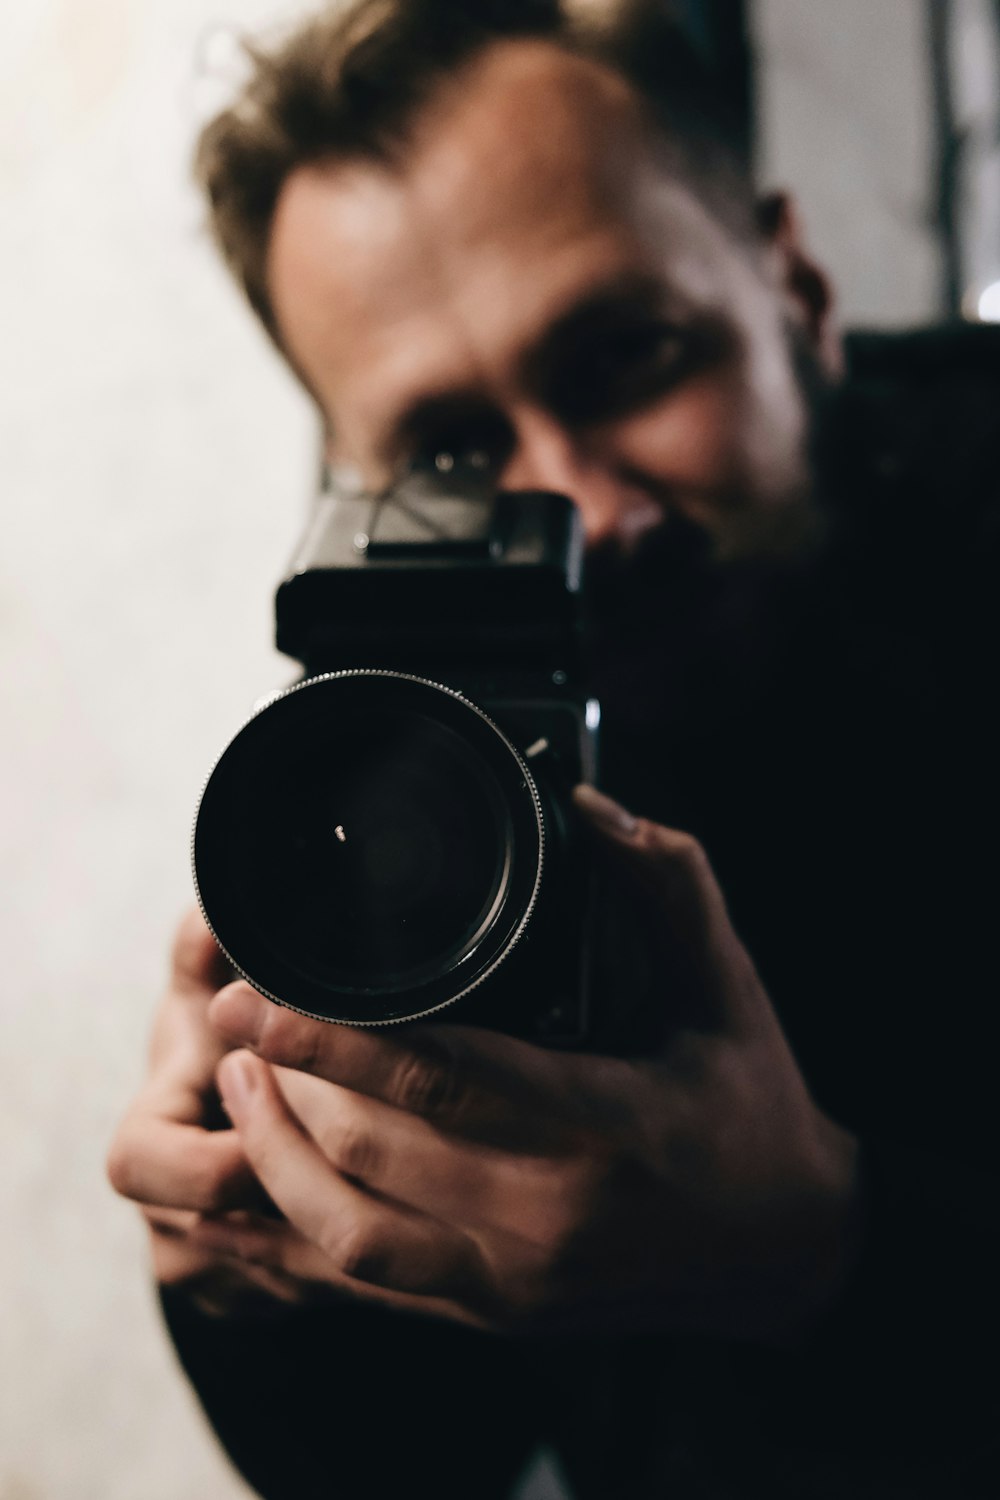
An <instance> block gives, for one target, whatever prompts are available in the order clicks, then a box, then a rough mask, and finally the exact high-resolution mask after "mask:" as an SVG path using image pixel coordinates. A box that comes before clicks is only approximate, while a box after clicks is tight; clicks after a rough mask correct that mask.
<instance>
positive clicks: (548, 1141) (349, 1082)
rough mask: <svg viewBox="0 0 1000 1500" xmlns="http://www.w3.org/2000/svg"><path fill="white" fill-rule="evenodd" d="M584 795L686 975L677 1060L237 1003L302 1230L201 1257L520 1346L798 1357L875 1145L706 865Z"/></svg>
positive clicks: (670, 1007)
mask: <svg viewBox="0 0 1000 1500" xmlns="http://www.w3.org/2000/svg"><path fill="white" fill-rule="evenodd" d="M577 797H578V803H579V806H580V808H581V810H582V811H583V812H584V813H585V814H586V815H587V816H588V817H589V819H590V821H591V823H592V824H593V825H594V826H595V827H596V828H597V829H599V830H600V832H601V833H602V834H603V836H604V838H605V839H606V841H607V844H608V847H609V851H610V852H611V853H612V856H613V858H614V859H615V861H616V862H617V864H618V865H619V867H620V869H621V872H622V874H623V875H624V876H625V878H626V879H630V880H631V881H632V883H633V885H634V887H635V889H636V892H637V896H638V897H639V899H641V900H642V901H643V902H644V903H645V904H646V905H647V906H648V908H649V911H650V914H651V916H652V917H653V918H654V919H655V922H656V925H657V931H658V937H659V942H660V945H661V947H662V952H663V955H664V961H665V963H666V962H667V961H668V960H669V967H668V968H666V969H665V973H667V974H670V975H674V976H679V977H678V979H677V980H676V982H675V988H673V989H672V988H671V985H670V983H668V981H667V980H665V981H664V994H663V1005H664V1007H665V1009H666V1011H667V1013H668V1014H679V1015H680V1016H682V1017H683V1020H682V1021H681V1022H680V1023H679V1024H678V1025H677V1027H676V1029H675V1030H673V1031H672V1033H671V1037H670V1041H669V1044H668V1045H667V1046H666V1047H665V1049H664V1051H663V1053H662V1055H660V1056H659V1057H657V1058H655V1059H652V1060H649V1059H646V1060H640V1061H621V1060H617V1059H611V1058H606V1057H595V1056H586V1055H566V1054H559V1053H550V1052H547V1051H544V1050H542V1049H540V1048H537V1047H534V1046H531V1045H529V1044H527V1043H525V1042H521V1041H517V1040H514V1039H512V1038H510V1037H506V1036H500V1035H494V1034H492V1033H489V1032H484V1031H478V1030H474V1029H471V1028H461V1027H458V1026H451V1025H444V1026H438V1025H435V1026H424V1025H421V1026H414V1027H408V1028H405V1029H399V1028H395V1027H393V1028H388V1029H381V1030H364V1029H357V1028H350V1027H342V1026H332V1025H329V1024H326V1023H323V1022H318V1021H310V1020H308V1019H306V1018H304V1017H301V1016H299V1015H297V1014H296V1013H294V1012H292V1011H289V1010H284V1009H282V1008H280V1007H278V1006H275V1005H272V1004H270V1003H269V1002H268V1001H266V1000H263V999H262V998H261V997H260V996H258V995H256V994H255V993H254V991H253V990H251V989H250V988H249V987H248V986H246V985H243V984H235V985H231V986H229V987H228V988H226V989H225V990H223V991H222V992H221V993H220V994H219V995H218V996H217V997H216V999H215V1000H214V1001H213V1003H212V1006H211V1018H212V1022H213V1024H214V1025H215V1026H216V1027H217V1029H218V1031H219V1033H220V1035H222V1036H224V1037H226V1038H227V1039H228V1040H229V1041H230V1042H231V1043H233V1044H236V1043H242V1044H243V1046H244V1047H245V1048H246V1049H250V1050H244V1051H240V1052H237V1053H235V1054H233V1055H231V1056H227V1057H225V1058H224V1059H222V1061H221V1063H220V1066H219V1069H218V1077H219V1081H220V1086H221V1089H222V1094H223V1097H224V1099H225V1101H226V1106H227V1109H228V1112H229V1115H230V1117H231V1119H232V1121H233V1124H234V1125H235V1127H236V1130H237V1132H238V1134H239V1139H240V1142H241V1144H242V1147H243V1150H244V1151H245V1153H246V1156H247V1159H248V1160H249V1161H250V1162H251V1163H252V1165H253V1168H254V1170H255V1172H256V1173H257V1176H258V1177H259V1179H260V1181H261V1183H262V1184H263V1185H264V1187H265V1188H266V1189H267V1191H268V1193H269V1194H270V1196H271V1198H272V1199H273V1200H274V1202H275V1203H276V1204H277V1205H278V1207H279V1208H280V1209H281V1211H282V1213H283V1214H284V1215H285V1218H286V1220H287V1222H286V1223H276V1222H274V1221H270V1220H267V1219H265V1218H262V1217H260V1216H255V1215H248V1216H246V1217H245V1218H244V1219H243V1220H242V1221H241V1222H239V1223H235V1222H233V1221H232V1218H231V1217H228V1216H221V1215H220V1216H216V1217H214V1218H213V1219H212V1220H211V1221H204V1220H202V1221H199V1222H198V1223H197V1224H196V1225H195V1226H194V1227H193V1229H192V1232H191V1239H192V1242H193V1243H194V1244H196V1245H199V1246H202V1247H204V1249H205V1250H206V1251H216V1252H220V1253H222V1252H224V1253H228V1254H230V1255H232V1256H234V1257H242V1258H243V1259H244V1260H245V1261H246V1262H247V1263H248V1264H250V1265H252V1266H254V1267H256V1268H257V1269H258V1270H259V1271H260V1272H262V1273H266V1274H268V1275H273V1276H277V1277H281V1276H285V1277H287V1276H293V1277H297V1278H304V1279H306V1280H312V1281H315V1282H320V1283H323V1282H325V1283H326V1284H328V1285H330V1286H331V1287H335V1288H338V1289H346V1290H350V1291H353V1292H354V1293H355V1294H357V1295H360V1296H363V1297H366V1298H370V1299H374V1300H376V1301H381V1302H385V1303H387V1304H389V1305H393V1306H403V1307H411V1308H414V1309H423V1310H426V1311H430V1312H434V1313H438V1314H440V1313H443V1314H445V1315H447V1316H450V1317H453V1318H457V1319H460V1320H462V1321H465V1322H470V1323H474V1324H478V1325H481V1326H486V1327H491V1328H497V1329H505V1330H512V1331H518V1330H531V1329H541V1330H547V1329H556V1328H572V1329H586V1328H625V1329H627V1328H639V1329H649V1328H652V1327H661V1328H683V1329H695V1330H700V1331H711V1332H718V1333H722V1334H728V1335H737V1336H747V1337H753V1338H762V1339H777V1340H780V1339H786V1338H794V1337H796V1336H797V1335H798V1334H800V1333H801V1332H802V1331H803V1330H804V1329H806V1328H807V1327H808V1326H809V1323H810V1322H811V1321H812V1320H813V1319H814V1318H816V1317H817V1316H818V1314H819V1313H820V1312H821V1311H822V1310H823V1309H824V1308H825V1307H826V1306H827V1305H828V1304H829V1302H830V1300H831V1299H832V1298H833V1297H834V1296H835V1294H836V1291H837V1289H838V1287H839V1285H840V1283H841V1281H842V1279H843V1276H844V1274H845V1273H846V1270H847V1268H848V1266H849V1263H850V1258H851V1254H852V1245H853V1238H854V1220H855V1217H856V1197H857V1191H856V1181H855V1179H856V1147H855V1142H854V1141H853V1139H852V1138H851V1137H850V1136H848V1135H847V1134H846V1133H845V1132H844V1131H842V1130H840V1129H839V1127H837V1126H836V1125H834V1124H833V1122H831V1121H830V1120H828V1119H827V1118H826V1117H825V1116H823V1115H822V1114H821V1113H820V1112H819V1110H818V1109H817V1108H816V1106H815V1105H814V1103H813V1102H812V1100H811V1099H810V1097H809V1094H808V1092H807V1089H806V1087H805V1084H804V1082H803V1080H802V1078H801V1075H800V1074H799V1071H798V1068H797V1066H796V1064H795V1061H794V1059H793V1057H792V1055H791V1053H790V1051H789V1049H788V1046H787V1043H786V1042H785V1039H784V1037H783V1035H782V1033H781V1029H780V1027H779V1025H778V1022H777V1019H776V1017H775V1015H774V1012H773V1010H772V1008H771V1005H770V1002H769V1000H768V998H767V995H766V994H765V993H764V990H763V987H762V985H761V983H760V980H759V978H758V976H757V974H756V971H755V969H754V967H753V964H752V962H751V960H750V957H749V955H748V954H747V952H746V950H745V949H744V948H743V946H742V944H741V943H740V941H739V939H738V938H737V936H736V934H735V932H734V931H733V928H732V926H731V924H730V921H729V917H728V914H727V911H726V907H725V903H724V900H723V897H722V894H721V892H720V890H719V887H718V885H717V883H716V881H715V878H714V876H713V874H712V871H711V869H710V867H709V865H708V862H707V860H706V858H705V855H704V853H703V851H702V850H701V848H700V847H699V846H698V845H697V844H696V843H695V842H694V841H693V840H692V839H690V838H689V837H687V836H685V835H683V834H679V833H675V832H671V831H670V830H668V829H665V828H661V827H658V826H656V825H654V824H651V823H647V822H642V821H638V820H635V819H633V818H631V817H630V816H629V815H628V814H627V813H625V812H624V811H623V810H622V809H620V808H618V807H617V806H616V805H615V804H614V803H610V802H609V801H608V799H606V798H604V797H601V796H600V795H599V794H597V793H595V792H593V791H592V790H591V789H589V788H587V789H582V790H580V791H579V792H578V794H577ZM276 1064H278V1065H281V1066H280V1067H278V1068H276V1067H274V1066H273V1065H276ZM287 1070H291V1071H287ZM221 1206H222V1205H220V1207H221Z"/></svg>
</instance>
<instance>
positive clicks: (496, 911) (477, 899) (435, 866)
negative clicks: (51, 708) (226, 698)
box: [194, 671, 543, 1023]
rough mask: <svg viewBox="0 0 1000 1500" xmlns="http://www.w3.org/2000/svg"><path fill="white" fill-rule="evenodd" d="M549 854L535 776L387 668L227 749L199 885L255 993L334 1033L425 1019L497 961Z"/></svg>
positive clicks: (480, 719)
mask: <svg viewBox="0 0 1000 1500" xmlns="http://www.w3.org/2000/svg"><path fill="white" fill-rule="evenodd" d="M542 852H543V828H542V814H541V809H540V804H539V800H538V794H537V791H536V789H535V787H534V783H533V782H532V779H531V776H530V774H529V772H528V770H527V767H526V766H525V764H524V762H523V761H522V760H521V758H520V756H519V755H518V753H517V751H516V750H515V749H514V747H513V746H512V745H511V744H510V743H509V741H508V740H507V739H506V738H505V737H504V735H503V734H502V733H501V732H500V730H499V729H497V727H496V726H495V725H494V724H493V723H492V722H491V720H490V719H489V718H488V717H487V716H486V715H485V714H483V713H482V712H481V710H479V709H477V708H476V707H475V706H474V705H472V704H471V703H469V702H468V701H467V700H465V699H464V698H462V697H460V696H459V695H458V694H457V693H454V692H452V691H450V690H449V689H446V688H441V687H439V686H437V685H436V684H433V683H429V682H426V681H424V680H423V679H419V678H414V677H408V676H404V675H402V674H397V673H391V672H374V671H372V672H353V673H338V674H334V675H331V676H328V677H322V678H315V679H312V680H311V681H309V682H306V683H303V684H301V685H300V686H298V687H296V688H293V689H291V690H290V691H289V692H288V693H285V694H283V695H282V696H281V697H279V698H278V699H276V700H274V701H273V702H272V703H270V704H269V705H268V706H267V707H266V708H264V709H263V710H262V711H261V712H260V713H259V714H257V715H256V716H255V717H254V718H253V719H251V720H250V722H249V723H248V724H247V725H246V726H245V727H244V728H243V729H242V730H241V732H240V733H239V734H238V735H237V736H236V738H235V739H234V740H233V742H232V743H231V744H230V745H229V747H228V748H227V749H226V750H225V751H224V752H223V754H222V756H221V757H220V759H219V761H218V762H217V763H216V766H215V769H214V770H213V772H212V775H211V776H210V778H209V781H208V783H207V785H206V788H205V792H204V794H203V796H202V801H201V806H200V808H199V811H198V818H197V822H196V826H195V835H194V864H195V880H196V883H197V886H198V893H199V897H200V899H201V902H202V906H203V909H204V911H205V914H206V917H207V919H208V921H209V924H210V925H211V927H212V929H213V931H214V932H215V934H216V936H217V938H218V939H219V942H220V943H221V945H222V947H223V948H224V949H225V950H226V952H227V953H228V954H229V955H230V957H231V958H232V959H233V961H234V963H235V964H236V966H237V968H238V969H240V970H241V971H242V972H243V973H244V974H245V975H246V976H247V978H248V979H249V980H250V981H251V983H253V984H254V985H255V986H256V987H257V988H258V989H261V990H262V991H263V992H264V993H265V994H268V995H271V996H272V997H273V998H275V999H278V1000H281V1001H282V1002H284V1003H285V1004H288V1005H292V1006H294V1007H295V1008H296V1009H299V1010H304V1011H306V1012H308V1013H310V1014H313V1015H319V1016H323V1017H325V1018H327V1019H330V1020H343V1021H354V1022H361V1023H364V1022H367V1023H377V1022H384V1021H390V1020H400V1019H404V1018H406V1017H409V1016H414V1015H422V1014H426V1013H427V1012H428V1011H431V1010H434V1009H437V1008H439V1007H441V1006H442V1005H446V1004H448V1003H450V1002H451V1001H452V1000H454V999H457V998H458V997H459V996H460V995H462V994H464V993H466V992H467V991H468V990H469V989H471V988H473V987H474V986H475V985H477V984H478V983H479V982H480V981H481V980H482V979H483V978H484V977H486V975H487V974H489V973H490V972H492V970H493V969H494V968H495V967H496V966H497V965H498V964H499V963H500V962H502V961H503V959H504V958H505V957H506V955H507V953H508V952H509V951H510V949H511V948H512V947H513V946H514V944H515V943H516V942H517V940H518V938H519V937H520V935H521V933H522V931H523V930H524V928H525V926H526V924H527V922H528V920H529V919H530V916H531V912H532V910H533V906H534V902H535V898H536V895H537V891H538V886H539V881H540V876H541V868H542Z"/></svg>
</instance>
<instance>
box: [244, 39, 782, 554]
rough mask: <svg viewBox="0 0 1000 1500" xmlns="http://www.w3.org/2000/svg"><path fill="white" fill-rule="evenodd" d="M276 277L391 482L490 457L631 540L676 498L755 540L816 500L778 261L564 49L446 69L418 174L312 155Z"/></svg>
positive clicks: (314, 376) (692, 516)
mask: <svg viewBox="0 0 1000 1500" xmlns="http://www.w3.org/2000/svg"><path fill="white" fill-rule="evenodd" d="M269 277H270V286H271V293H272V297H273V301H274V306H275V312H276V316H277V320H278V324H279V327H280V329H281V332H282V335H283V338H284V341H285V344H286V347H287V349H288V351H289V353H290V355H291V357H292V359H293V361H294V363H295V365H296V366H297V368H298V369H299V371H300V373H301V374H302V375H303V377H304V378H305V380H306V381H307V383H308V385H309V387H310V388H311V390H312V391H313V393H314V394H315V395H316V397H317V398H318V400H319V402H320V404H321V406H322V408H323V411H324V414H325V416H326V419H327V421H328V424H329V428H330V431H331V433H332V434H333V438H332V444H333V456H334V457H335V458H336V459H338V460H340V461H343V462H344V463H346V464H348V465H350V466H352V467H354V468H356V469H357V470H359V471H360V473H361V475H362V476H363V478H364V480H365V482H366V483H367V484H368V485H369V486H371V487H378V488H381V487H382V486H384V485H386V484H387V483H389V482H391V481H392V480H393V479H394V478H397V477H401V476H402V475H404V474H405V473H406V472H407V471H409V470H410V469H412V468H413V467H414V466H433V465H435V463H437V464H438V465H440V466H445V465H450V464H452V463H456V464H463V463H468V464H469V465H470V466H471V467H481V466H483V465H487V464H488V465H489V467H490V469H491V470H492V472H493V474H494V476H495V478H496V481H497V483H498V485H500V486H502V487H504V488H507V489H544V490H553V491H558V492H561V493H564V494H567V495H569V496H570V497H571V498H572V499H573V500H574V501H575V502H576V504H577V506H578V507H579V509H580V512H581V515H582V519H583V522H584V527H585V532H586V536H587V539H588V543H589V544H590V545H591V546H593V547H595V548H599V549H602V550H611V551H614V552H617V553H620V554H621V555H622V556H628V555H629V554H630V552H631V551H633V550H634V549H635V547H636V546H637V545H638V544H639V543H640V542H641V541H642V539H643V538H646V537H647V536H649V534H651V533H661V534H662V533H663V532H664V530H667V531H669V525H670V521H671V518H672V517H674V516H680V517H683V518H685V519H686V520H687V521H689V522H694V523H695V525H696V526H697V527H698V528H700V529H701V530H703V531H705V532H707V533H709V534H710V535H711V536H712V537H713V538H715V539H716V541H717V542H718V544H719V547H720V549H721V550H723V551H726V550H728V551H739V550H741V549H743V550H745V549H746V547H747V546H748V545H753V544H754V538H757V540H758V542H759V540H760V539H761V538H763V537H766V536H768V535H770V534H771V533H772V532H774V531H775V530H781V522H782V518H784V517H786V516H787V515H788V514H789V513H790V512H793V511H794V509H795V507H796V506H797V504H798V502H799V501H800V499H801V496H802V493H803V489H804V484H805V454H804V450H805V442H806V425H807V413H806V410H805V402H804V400H803V395H802V392H801V390H800V387H799V384H798V381H797V379H796V376H795V372H794V367H793V361H792V353H791V339H790V337H789V331H788V330H789V304H788V302H787V301H786V299H785V297H784V295H783V293H782V291H781V289H780V287H779V285H778V284H777V271H776V268H772V267H771V264H770V262H769V261H768V258H767V257H766V256H765V255H764V253H763V252H762V251H761V250H760V249H759V248H758V247H754V246H751V245H748V244H744V243H740V242H738V241H737V240H736V238H735V237H733V236H732V235H731V234H730V233H729V232H728V231H727V230H726V229H725V228H724V227H723V226H722V224H721V223H720V222H719V221H718V220H717V219H716V218H714V217H713V216H712V215H711V214H710V213H709V212H708V211H707V209H706V208H705V207H703V205H702V204H701V202H700V200H699V199H698V198H697V197H696V196H695V195H694V194H693V193H692V192H691V191H690V190H689V189H688V188H687V187H686V186H685V185H684V184H683V182H682V181H681V180H680V179H679V178H678V177H677V176H676V175H673V174H672V173H671V172H670V171H669V170H668V168H667V167H666V166H665V162H664V159H663V155H662V153H660V154H659V155H658V154H657V153H656V151H655V150H654V148H653V147H652V146H651V143H650V140H649V137H648V134H647V133H645V132H644V130H643V127H642V123H641V118H640V113H639V110H638V108H637V106H636V103H635V101H634V99H633V98H632V96H631V94H630V92H629V90H628V88H627V86H626V85H625V84H624V83H623V82H622V81H621V80H620V79H619V78H617V77H616V76H615V75H614V74H613V73H611V72H610V71H608V70H605V69H603V68H601V67H599V66H598V65H596V64H592V63H589V62H586V61H583V60H580V59H577V58H574V57H572V56H570V55H569V54H567V53H564V52H562V51H560V50H558V49H557V48H555V47H553V46H551V45H549V44H545V43H535V42H515V43H504V44H503V45H498V46H496V47H495V48H493V49H492V50H491V51H490V52H489V53H488V54H486V55H485V56H484V57H482V58H481V59H479V60H478V61H477V62H476V63H475V64H474V65H472V66H471V67H469V68H467V69H466V70H465V72H464V73H462V74H461V75H460V76H459V77H458V78H457V79H455V80H453V81H452V82H450V83H449V84H447V85H446V86H444V87H443V88H442V89H441V90H440V91H439V93H438V95H437V97H436V98H435V99H434V101H433V102H432V103H431V104H430V105H429V106H428V107H427V108H426V109H425V111H424V114H423V115H422V117H421V119H420V121H419V123H418V128H417V130H416V132H415V135H414V138H413V141H412V144H410V145H409V146H408V147H407V149H406V152H405V157H404V161H403V165H402V166H401V167H399V168H398V169H393V168H390V167H384V166H381V165H377V164H373V163H370V162H364V161H349V162H333V163H329V164H322V165H315V166H308V167H302V168H300V169H298V170H297V171H296V172H295V173H294V174H293V175H292V176H291V177H290V179H289V180H288V182H287V183H286V185H285V188H284V190H283V192H282V196H281V199H280V201H279V204H278V211H277V214H276V218H275V224H274V229H273V233H272V239H271V245H270V257H269Z"/></svg>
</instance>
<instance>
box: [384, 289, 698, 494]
mask: <svg viewBox="0 0 1000 1500" xmlns="http://www.w3.org/2000/svg"><path fill="white" fill-rule="evenodd" d="M654 310H655V311H656V312H657V313H658V314H659V315H660V316H662V317H664V318H666V319H667V320H668V321H670V322H676V323H677V325H678V327H680V326H681V325H682V323H683V322H685V321H687V320H688V318H689V317H690V311H689V310H688V312H687V314H686V316H685V313H684V311H683V310H682V308H681V306H680V304H679V301H678V299H677V298H676V296H671V294H670V291H669V289H668V288H666V287H664V285H663V282H662V281H661V280H659V279H658V278H657V277H656V276H654V275H653V274H652V273H650V272H642V271H627V272H623V273H620V274H618V275H615V276H613V277H610V278H608V279H607V280H605V281H603V282H601V283H599V284H598V285H597V286H594V287H591V288H590V289H589V290H588V291H586V292H584V293H583V295H582V296H578V297H577V298H575V299H574V300H573V301H572V302H571V303H570V305H569V306H568V307H567V308H566V309H565V310H564V311H562V312H560V313H557V314H556V315H555V316H554V317H553V318H552V320H551V321H550V322H548V323H547V325H546V327H545V328H544V330H543V331H542V333H541V336H540V337H539V338H538V339H537V341H536V342H535V343H534V344H533V345H531V346H530V347H529V348H527V349H526V350H525V351H524V352H523V353H522V355H521V356H520V358H519V359H518V362H517V373H518V377H519V379H520V380H522V381H524V382H525V383H526V384H528V385H532V386H538V385H540V384H541V383H542V382H543V380H544V377H545V376H546V375H547V373H548V372H549V371H550V370H551V369H552V368H553V366H554V365H556V364H557V362H558V360H559V359H560V358H561V357H564V356H565V354H566V353H567V351H572V349H574V348H576V347H579V346H581V345H585V344H586V343H587V342H588V341H591V340H593V339H594V338H598V337H600V335H601V333H602V332H604V331H609V332H610V331H611V330H612V329H613V328H614V327H615V325H616V324H617V323H619V322H620V321H621V319H622V316H623V315H626V316H627V315H633V316H635V315H639V314H642V315H648V314H649V313H651V312H653V311H654ZM495 414H496V404H495V402H494V401H493V400H492V399H491V397H490V396H489V394H488V392H487V391H486V390H484V389H480V390H477V389H476V388H475V387H474V386H471V385H470V386H469V387H468V388H467V389H465V390H455V391H438V392H430V393H428V394H426V395H422V396H418V397H417V398H416V399H415V400H414V401H412V402H410V403H409V404H408V405H406V406H404V408H403V410H402V411H401V412H400V414H399V415H398V416H397V417H395V418H394V419H393V421H392V422H391V423H390V425H389V426H388V428H387V430H386V433H385V436H384V437H383V438H382V440H381V441H380V442H379V443H378V447H377V452H378V456H379V458H380V459H381V461H382V462H384V463H386V464H391V463H392V462H393V460H394V459H396V458H397V457H398V455H399V454H400V453H402V452H405V451H406V449H407V448H409V447H412V445H413V444H414V443H415V442H417V441H418V440H419V439H421V438H422V437H424V436H425V435H426V434H427V433H428V432H431V431H433V430H434V429H435V428H440V427H443V426H445V425H446V424H449V423H455V422H458V421H464V420H468V419H469V418H470V417H476V416H494V415H495Z"/></svg>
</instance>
